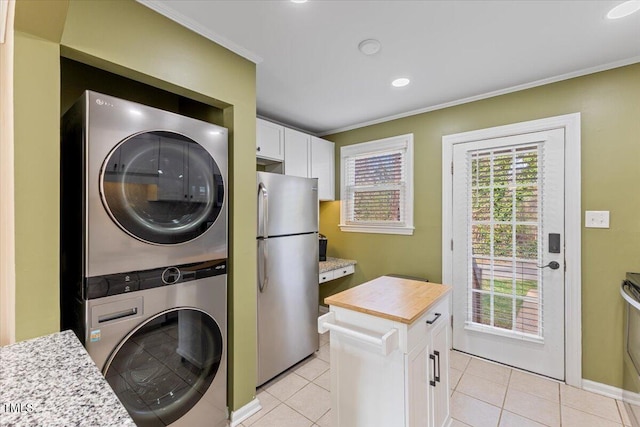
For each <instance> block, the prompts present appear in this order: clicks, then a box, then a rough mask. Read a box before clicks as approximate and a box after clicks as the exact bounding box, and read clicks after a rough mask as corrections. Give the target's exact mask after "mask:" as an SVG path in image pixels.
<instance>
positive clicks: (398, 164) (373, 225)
mask: <svg viewBox="0 0 640 427" xmlns="http://www.w3.org/2000/svg"><path fill="white" fill-rule="evenodd" d="M340 171H341V173H340V196H341V197H340V198H341V200H342V203H341V204H340V229H341V230H342V231H355V232H361V233H382V234H406V235H411V234H413V229H414V227H413V134H407V135H400V136H394V137H391V138H385V139H380V140H377V141H370V142H363V143H360V144H353V145H348V146H345V147H342V148H341V149H340Z"/></svg>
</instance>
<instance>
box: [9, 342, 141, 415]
mask: <svg viewBox="0 0 640 427" xmlns="http://www.w3.org/2000/svg"><path fill="white" fill-rule="evenodd" d="M0 405H1V406H0V426H7V425H9V426H11V425H14V426H35V425H38V426H87V427H95V426H101V427H108V426H113V427H126V426H131V427H135V423H134V422H133V420H132V419H131V417H130V416H129V414H128V413H127V410H126V409H125V408H124V406H122V404H121V403H120V401H119V400H118V397H117V396H116V394H115V393H114V392H113V390H112V389H111V387H109V384H108V383H107V381H106V380H105V379H104V377H103V376H102V374H101V373H100V371H99V370H98V368H97V367H96V365H95V364H94V363H93V360H91V358H90V357H89V354H88V353H87V352H86V351H85V349H84V347H83V346H82V344H80V341H79V340H78V339H77V338H76V335H75V334H74V333H73V332H72V331H64V332H60V333H55V334H51V335H47V336H44V337H40V338H35V339H32V340H28V341H22V342H19V343H16V344H12V345H8V346H5V347H1V348H0Z"/></svg>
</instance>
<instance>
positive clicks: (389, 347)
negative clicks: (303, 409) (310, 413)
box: [318, 276, 451, 427]
mask: <svg viewBox="0 0 640 427" xmlns="http://www.w3.org/2000/svg"><path fill="white" fill-rule="evenodd" d="M450 293H451V287H450V286H446V285H440V284H436V283H427V282H422V281H416V280H411V279H405V278H399V277H390V276H382V277H379V278H377V279H374V280H371V281H369V282H367V283H364V284H362V285H360V286H356V287H354V288H351V289H348V290H346V291H344V292H341V293H338V294H336V295H332V296H330V297H327V298H325V300H324V302H325V303H326V304H328V305H329V309H330V311H329V313H327V314H325V315H323V316H322V317H320V318H319V319H318V331H319V332H320V333H325V332H327V331H331V338H330V351H331V407H332V418H333V426H334V427H376V426H379V427H383V426H391V425H393V426H399V427H400V426H402V427H417V426H420V427H445V426H448V425H450V423H451V417H450V414H449V381H448V371H449V348H450V331H449V324H448V321H449V305H450Z"/></svg>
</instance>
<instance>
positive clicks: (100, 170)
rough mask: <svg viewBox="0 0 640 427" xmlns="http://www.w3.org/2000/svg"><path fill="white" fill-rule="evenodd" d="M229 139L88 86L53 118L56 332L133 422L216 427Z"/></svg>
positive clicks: (222, 374)
mask: <svg viewBox="0 0 640 427" xmlns="http://www.w3.org/2000/svg"><path fill="white" fill-rule="evenodd" d="M227 138H228V134H227V129H225V128H222V127H219V126H215V125H212V124H209V123H205V122H201V121H199V120H195V119H191V118H187V117H182V116H180V115H177V114H173V113H169V112H166V111H162V110H158V109H155V108H151V107H148V106H144V105H140V104H136V103H133V102H129V101H124V100H121V99H117V98H114V97H111V96H107V95H102V94H99V93H95V92H90V91H87V92H85V93H84V95H83V96H82V97H81V98H80V99H79V100H78V101H77V102H76V103H75V104H74V105H73V107H72V108H71V109H69V111H67V112H66V113H65V114H64V116H63V119H62V150H61V158H62V164H61V169H62V185H61V193H62V194H61V197H62V203H61V236H60V241H61V293H60V294H61V317H62V328H63V329H73V330H74V331H75V332H76V334H77V335H78V337H79V338H80V340H81V341H82V342H83V343H84V345H85V347H86V349H87V351H88V352H89V355H90V356H91V357H92V358H93V360H94V361H95V363H96V365H97V366H98V367H99V368H100V369H101V370H102V373H103V374H104V375H105V377H106V379H107V381H108V382H109V384H110V385H111V387H112V388H113V389H114V391H115V392H116V394H117V395H118V397H119V399H120V401H121V402H122V403H123V404H124V406H125V407H126V409H127V410H128V411H129V414H130V415H131V417H132V418H133V420H134V421H135V423H136V424H137V425H138V426H165V425H170V424H171V425H188V426H197V425H205V424H206V425H210V426H223V425H226V420H227V404H226V388H227V387H226V379H227V356H226V353H227V351H226V350H227V348H226V342H227V332H226V331H227V272H226V267H227V206H226V200H227V199H226V182H227V181H226V178H227Z"/></svg>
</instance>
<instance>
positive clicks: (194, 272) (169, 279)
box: [83, 259, 227, 300]
mask: <svg viewBox="0 0 640 427" xmlns="http://www.w3.org/2000/svg"><path fill="white" fill-rule="evenodd" d="M221 274H227V260H226V259H217V260H211V261H204V262H198V263H193V264H184V265H179V266H170V267H164V268H154V269H151V270H141V271H130V272H126V273H118V274H108V275H105V276H95V277H87V278H85V279H84V293H83V297H84V299H85V300H90V299H95V298H103V297H107V296H111V295H118V294H125V293H128V292H135V291H141V290H144V289H151V288H157V287H160V286H171V285H176V284H180V283H184V282H190V281H192V280H198V279H204V278H205V277H211V276H219V275H221Z"/></svg>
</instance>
